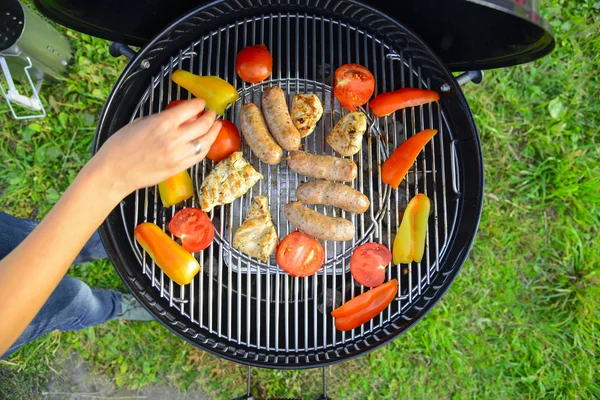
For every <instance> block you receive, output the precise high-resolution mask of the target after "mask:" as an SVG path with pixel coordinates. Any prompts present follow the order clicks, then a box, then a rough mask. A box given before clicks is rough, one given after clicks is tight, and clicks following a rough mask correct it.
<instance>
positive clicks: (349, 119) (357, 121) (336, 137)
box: [326, 112, 367, 157]
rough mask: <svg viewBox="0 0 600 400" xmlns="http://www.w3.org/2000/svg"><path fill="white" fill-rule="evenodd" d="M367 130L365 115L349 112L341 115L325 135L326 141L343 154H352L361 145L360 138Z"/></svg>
mask: <svg viewBox="0 0 600 400" xmlns="http://www.w3.org/2000/svg"><path fill="white" fill-rule="evenodd" d="M366 130H367V116H366V115H365V114H363V113H361V112H351V113H348V114H346V115H344V116H343V117H342V119H340V120H339V122H338V123H337V124H335V126H334V127H333V129H332V130H331V132H330V133H329V135H327V138H326V140H327V143H329V145H330V146H331V147H332V148H333V149H334V150H335V151H337V152H338V153H339V154H341V155H343V156H346V157H348V156H353V155H354V154H356V153H358V152H359V151H360V148H361V147H362V138H363V135H364V134H365V132H366Z"/></svg>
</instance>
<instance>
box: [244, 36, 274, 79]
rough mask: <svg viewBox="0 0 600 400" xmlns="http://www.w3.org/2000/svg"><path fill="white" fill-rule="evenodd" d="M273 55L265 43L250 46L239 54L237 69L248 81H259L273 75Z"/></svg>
mask: <svg viewBox="0 0 600 400" xmlns="http://www.w3.org/2000/svg"><path fill="white" fill-rule="evenodd" d="M272 70H273V57H271V53H269V49H267V46H265V45H264V44H259V45H257V46H248V47H246V48H245V49H242V51H240V52H239V53H238V55H237V60H236V63H235V71H236V72H237V74H238V75H239V77H240V78H242V79H243V80H244V81H246V82H250V83H258V82H261V81H264V80H265V79H267V78H268V77H269V75H271V71H272Z"/></svg>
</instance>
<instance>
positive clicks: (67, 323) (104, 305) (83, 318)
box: [0, 275, 121, 358]
mask: <svg viewBox="0 0 600 400" xmlns="http://www.w3.org/2000/svg"><path fill="white" fill-rule="evenodd" d="M120 313H121V293H119V292H115V291H114V290H105V289H90V287H89V286H88V285H86V284H85V283H83V282H81V281H80V280H79V279H76V278H73V277H71V276H68V275H66V276H65V277H64V278H63V279H62V280H61V281H60V283H59V284H58V286H57V287H56V289H55V290H54V292H52V295H50V298H49V299H48V300H47V301H46V304H44V306H43V307H42V309H41V310H40V311H39V312H38V314H37V315H36V316H35V318H34V319H33V321H31V323H30V324H29V326H28V327H27V329H25V331H24V332H23V333H22V334H21V336H19V338H18V339H17V341H16V342H15V343H14V344H13V345H12V347H11V348H10V349H9V350H8V351H7V352H6V353H5V354H4V355H3V356H2V357H0V358H5V357H7V356H9V355H10V354H11V353H13V352H14V351H16V350H17V349H19V348H20V347H21V346H23V345H24V344H26V343H28V342H30V341H32V340H35V339H37V338H39V337H40V336H42V335H44V334H46V333H48V332H51V331H54V330H57V329H58V330H61V331H73V330H78V329H83V328H87V327H90V326H94V325H98V324H101V323H103V322H106V321H108V320H110V319H112V318H114V317H115V316H117V315H118V314H120Z"/></svg>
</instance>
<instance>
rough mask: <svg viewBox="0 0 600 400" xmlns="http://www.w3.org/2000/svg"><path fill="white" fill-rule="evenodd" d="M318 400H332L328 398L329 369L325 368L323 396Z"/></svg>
mask: <svg viewBox="0 0 600 400" xmlns="http://www.w3.org/2000/svg"><path fill="white" fill-rule="evenodd" d="M318 400H332V399H331V398H330V397H327V367H323V395H322V396H321V397H319V399H318Z"/></svg>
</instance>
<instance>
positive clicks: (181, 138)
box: [176, 110, 217, 143]
mask: <svg viewBox="0 0 600 400" xmlns="http://www.w3.org/2000/svg"><path fill="white" fill-rule="evenodd" d="M215 118H217V113H216V112H214V111H212V110H208V111H206V112H205V113H204V114H203V115H202V116H201V117H200V118H198V119H197V120H195V121H192V122H190V123H187V124H185V125H182V126H180V127H179V129H178V130H177V139H176V140H177V141H178V142H183V143H185V142H190V141H192V140H194V139H196V138H198V137H200V136H202V135H205V134H206V133H207V132H208V130H209V129H210V128H211V127H212V126H214V123H215Z"/></svg>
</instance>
